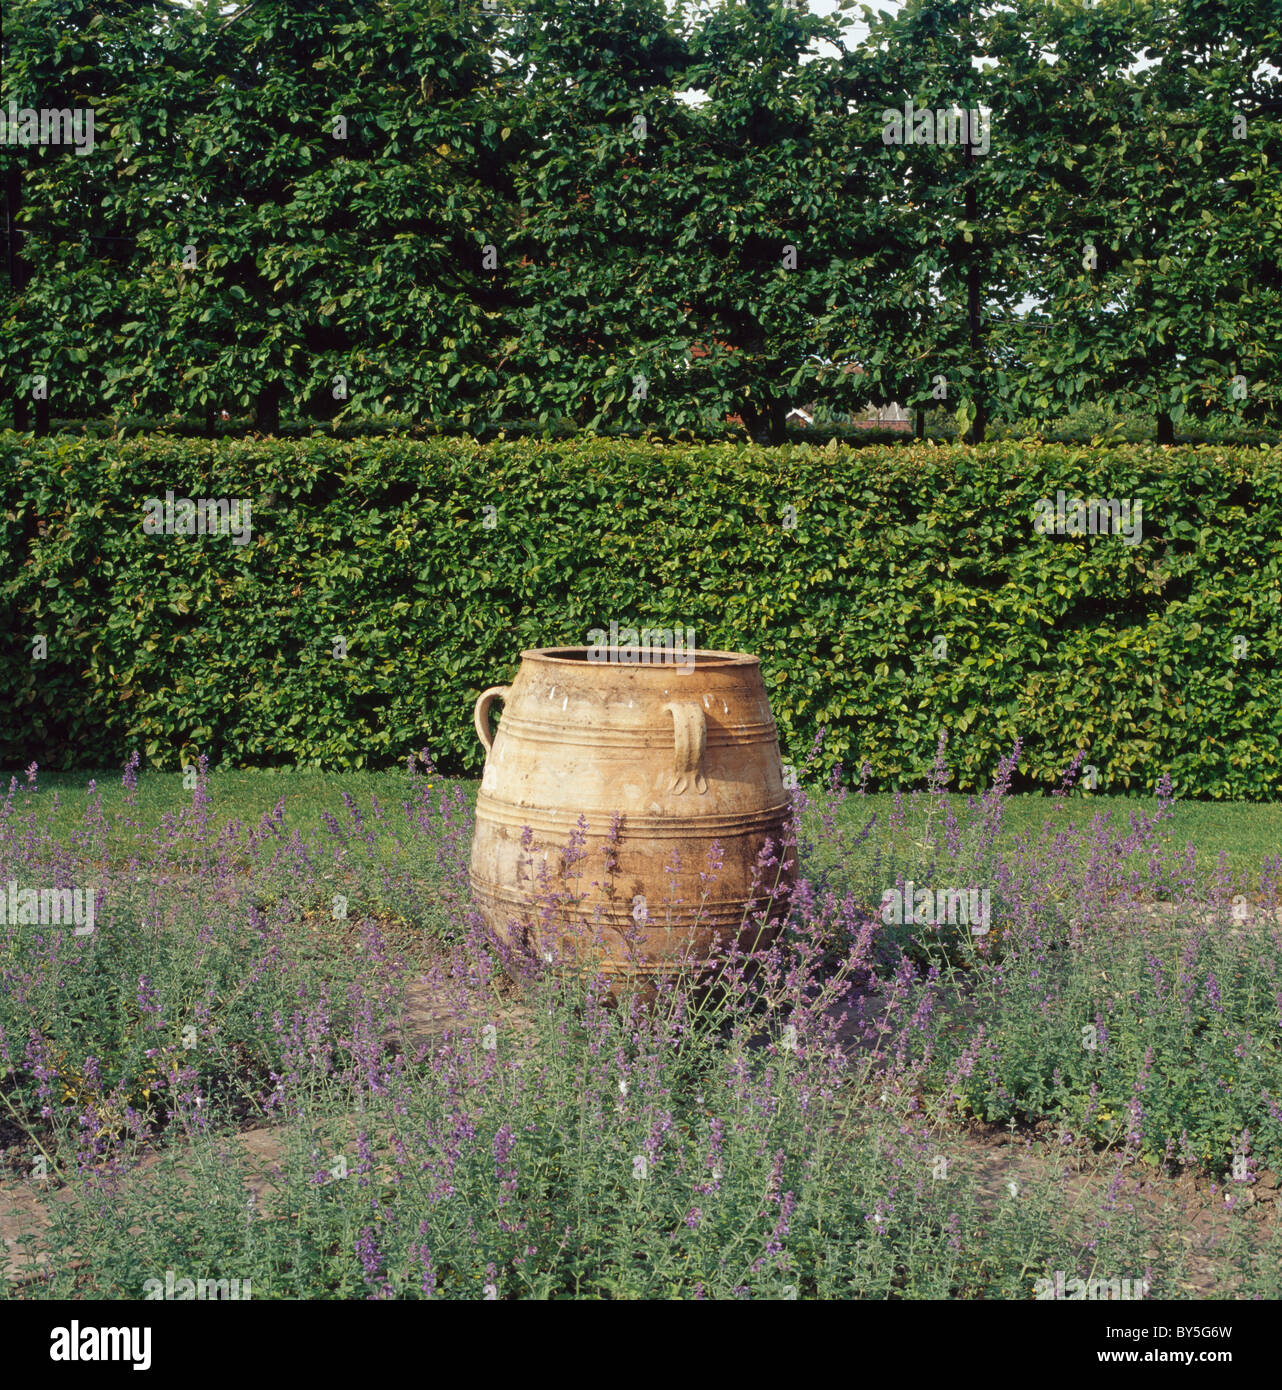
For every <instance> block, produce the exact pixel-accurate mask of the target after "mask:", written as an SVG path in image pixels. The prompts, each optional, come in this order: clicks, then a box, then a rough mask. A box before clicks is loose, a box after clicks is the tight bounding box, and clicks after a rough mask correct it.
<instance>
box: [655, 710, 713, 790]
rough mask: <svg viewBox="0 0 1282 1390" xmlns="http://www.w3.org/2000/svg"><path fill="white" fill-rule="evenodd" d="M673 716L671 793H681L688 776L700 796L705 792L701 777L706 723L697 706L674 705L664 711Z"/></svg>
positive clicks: (706, 781)
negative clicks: (673, 756) (673, 752)
mask: <svg viewBox="0 0 1282 1390" xmlns="http://www.w3.org/2000/svg"><path fill="white" fill-rule="evenodd" d="M663 708H664V709H665V710H666V711H667V712H668V713H669V714H671V715H672V732H673V737H674V739H675V742H676V758H675V762H674V768H673V778H672V790H673V791H674V792H683V791H685V789H686V787H687V786H688V785H689V779H690V777H691V775H693V777H694V785H695V787H696V788H697V789H698V792H699V795H700V796H702V795H703V794H704V793H705V792H706V791H707V790H708V779H707V778H706V777H705V776H704V775H703V754H704V750H705V749H706V748H707V746H708V721H707V718H706V717H705V715H704V713H703V708H702V706H700V705H690V704H679V703H677V702H676V701H673V702H672V703H671V704H668V705H664V707H663Z"/></svg>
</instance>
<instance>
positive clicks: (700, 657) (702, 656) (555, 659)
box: [521, 647, 761, 671]
mask: <svg viewBox="0 0 1282 1390" xmlns="http://www.w3.org/2000/svg"><path fill="white" fill-rule="evenodd" d="M598 650H599V648H597V647H530V648H527V650H525V651H523V652H522V653H521V660H522V661H537V662H542V663H545V664H546V665H549V666H572V667H575V668H576V669H583V668H595V667H597V666H608V665H613V664H615V663H612V662H604V661H603V662H593V661H589V660H588V653H589V652H592V651H598ZM682 660H683V661H686V660H692V661H693V662H694V664H695V668H696V669H697V670H703V671H709V670H719V669H724V668H726V667H729V666H739V667H744V666H760V665H761V658H760V657H757V656H753V655H752V654H751V653H750V652H723V651H715V650H713V649H711V648H704V647H697V648H694V649H692V650H690V651H686V652H683V653H682ZM622 664H623V665H625V666H627V668H628V669H629V670H639V671H643V670H646V669H647V668H649V669H658V670H662V669H663V666H664V664H665V663H663V662H638V663H630V662H624V663H622Z"/></svg>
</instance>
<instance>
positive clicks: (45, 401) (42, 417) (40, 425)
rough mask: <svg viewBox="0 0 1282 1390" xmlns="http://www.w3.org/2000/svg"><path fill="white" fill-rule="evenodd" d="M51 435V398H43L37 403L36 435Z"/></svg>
mask: <svg viewBox="0 0 1282 1390" xmlns="http://www.w3.org/2000/svg"><path fill="white" fill-rule="evenodd" d="M48 433H49V398H48V397H47V396H44V397H42V398H41V399H40V400H38V401H37V402H36V434H38V435H45V434H48Z"/></svg>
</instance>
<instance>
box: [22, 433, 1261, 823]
mask: <svg viewBox="0 0 1282 1390" xmlns="http://www.w3.org/2000/svg"><path fill="white" fill-rule="evenodd" d="M167 489H171V490H172V491H173V492H174V493H176V494H177V495H178V496H180V497H181V496H186V497H190V498H202V497H228V498H242V497H243V498H248V499H249V500H250V501H251V503H252V508H253V511H252V537H251V540H250V543H249V544H247V545H244V546H239V545H236V544H234V543H233V540H232V538H231V537H229V536H203V537H201V536H190V537H187V536H155V535H147V534H144V532H143V529H142V522H143V515H144V513H143V506H144V501H145V499H146V498H148V497H151V496H157V497H163V496H164V495H165V492H166V490H167ZM1058 489H1064V490H1065V491H1066V492H1067V493H1069V494H1070V495H1080V496H1082V497H1091V496H1096V497H1103V498H1110V497H1116V498H1139V499H1142V500H1143V502H1144V519H1143V541H1142V543H1141V544H1138V545H1136V546H1134V547H1129V546H1127V545H1125V544H1124V542H1123V540H1122V539H1121V538H1120V537H1117V536H1079V537H1071V536H1043V535H1038V534H1037V533H1036V532H1035V531H1034V529H1033V524H1032V523H1033V516H1034V506H1035V503H1036V502H1037V500H1038V499H1039V498H1041V497H1051V498H1053V497H1054V496H1055V494H1056V491H1057V490H1058ZM789 507H792V508H795V525H792V524H791V522H792V519H793V518H792V515H791V514H790V513H789V511H788V508H789ZM487 508H493V509H494V510H493V511H492V512H487V510H486V509H487ZM491 521H492V522H493V524H492V525H490V524H487V523H488V522H491ZM0 525H2V526H3V540H4V561H3V568H0V619H2V620H3V631H4V633H5V640H4V645H3V658H2V659H0V702H2V704H0V708H2V709H3V711H4V712H5V718H4V720H3V727H2V728H0V760H2V761H3V762H4V763H5V764H6V765H8V766H17V765H22V764H24V763H26V762H28V761H30V760H32V759H35V760H36V761H38V762H39V763H40V764H41V765H42V766H53V767H60V768H70V767H76V766H79V767H91V766H103V765H113V764H116V763H118V762H119V761H120V760H122V759H123V758H124V757H125V756H126V755H127V753H128V751H129V750H130V749H132V748H134V747H140V748H141V749H142V750H143V751H144V755H145V757H146V758H147V759H149V760H150V761H151V763H152V764H154V765H155V766H157V767H162V768H169V769H176V768H177V767H179V766H180V764H181V763H185V762H187V761H189V760H190V759H191V758H192V756H193V755H194V754H195V753H196V752H198V751H200V752H206V753H208V754H209V755H210V757H211V760H212V761H213V762H214V763H215V764H217V763H219V762H223V761H226V762H230V763H233V764H238V765H280V764H293V763H310V764H319V765H324V766H330V767H375V766H380V765H388V764H390V763H392V762H394V761H396V760H398V759H400V758H402V757H404V756H405V755H406V754H407V753H408V752H409V751H411V750H415V749H420V748H428V749H430V750H431V752H432V753H433V755H434V757H435V758H436V760H437V762H438V765H439V766H441V767H442V768H443V770H445V771H452V772H470V773H475V772H476V771H477V770H478V768H479V766H480V762H481V759H480V749H479V747H478V746H477V744H476V739H475V735H474V733H473V731H472V725H471V713H472V702H473V700H474V698H475V696H476V694H477V693H478V692H479V691H480V690H481V689H482V688H483V687H484V686H487V685H491V684H495V683H498V682H501V681H506V680H508V679H510V678H511V676H512V674H513V672H514V670H515V666H516V662H517V657H518V653H519V652H520V651H521V649H522V648H524V647H534V646H551V645H558V644H571V643H574V644H579V643H583V642H585V641H586V638H587V633H588V631H589V630H590V629H592V628H595V627H604V628H608V627H609V624H610V621H611V619H617V620H618V621H619V623H620V624H621V625H628V624H632V625H635V626H638V627H640V626H652V627H654V626H671V625H676V624H678V623H680V624H681V625H682V626H690V627H693V628H694V629H695V631H696V635H697V640H698V643H699V645H700V646H705V647H720V648H734V649H740V650H746V651H751V652H756V653H758V654H759V655H760V657H761V659H762V663H763V666H764V669H765V673H766V680H767V684H768V689H769V690H770V693H771V698H772V702H773V706H774V710H775V715H776V718H777V719H778V722H779V726H780V733H781V738H782V741H783V743H784V745H785V749H786V751H785V757H790V758H791V759H792V760H793V761H794V762H797V763H800V762H801V761H802V760H803V759H804V758H805V756H806V754H807V752H808V751H809V749H810V747H811V744H812V741H813V738H814V735H815V732H816V730H817V729H818V728H819V727H820V726H827V728H828V737H827V741H826V745H825V751H824V761H825V762H826V763H828V764H831V763H832V762H833V761H835V760H840V761H842V762H843V763H844V764H845V765H846V767H847V768H848V769H854V768H857V767H858V766H859V764H861V763H862V762H863V761H865V760H866V761H867V762H868V763H869V764H870V765H871V779H870V783H869V785H870V786H872V787H885V786H894V785H898V784H899V783H900V782H901V781H902V782H904V783H908V782H915V781H916V780H917V779H918V778H919V777H920V776H921V774H922V772H923V770H924V768H925V767H926V766H927V765H928V764H929V762H930V761H931V760H932V758H933V755H934V750H935V742H936V738H937V735H938V732H939V731H940V729H941V728H943V729H946V730H948V732H949V737H950V752H949V761H950V764H951V765H952V766H953V768H954V769H955V770H956V773H957V785H959V786H960V787H961V788H962V789H968V788H975V787H978V786H981V785H984V784H985V783H986V781H987V779H988V777H989V776H990V775H991V772H992V770H993V767H994V764H995V762H996V760H997V758H998V757H999V756H1000V754H1002V753H1003V752H1005V751H1007V750H1008V749H1009V747H1010V745H1011V744H1012V742H1013V741H1014V739H1015V738H1016V736H1020V737H1022V739H1023V741H1024V756H1023V758H1022V761H1021V772H1022V774H1023V777H1024V779H1025V780H1024V781H1023V782H1022V785H1024V786H1031V785H1043V786H1044V785H1048V784H1050V783H1052V782H1054V781H1055V780H1057V778H1058V777H1059V775H1060V774H1061V773H1062V771H1063V769H1064V768H1065V767H1066V765H1067V764H1068V763H1069V762H1070V760H1071V759H1072V757H1073V755H1074V753H1075V752H1076V751H1077V750H1078V749H1079V748H1082V749H1084V750H1085V754H1086V759H1087V761H1088V762H1089V763H1091V764H1093V765H1094V766H1095V767H1097V768H1098V776H1099V789H1100V790H1103V791H1108V790H1124V789H1141V788H1143V789H1152V788H1153V787H1154V786H1155V785H1156V783H1157V781H1158V779H1159V778H1160V777H1161V775H1162V774H1163V773H1164V772H1168V771H1169V772H1170V774H1171V775H1172V777H1173V779H1174V783H1175V787H1176V790H1177V791H1179V792H1182V793H1184V794H1188V795H1203V796H1210V797H1240V798H1248V799H1270V798H1275V797H1276V796H1277V795H1278V794H1279V790H1280V788H1282V773H1280V770H1279V769H1280V757H1282V681H1280V680H1279V659H1278V658H1279V651H1280V650H1282V603H1280V601H1279V599H1280V595H1282V450H1279V449H1276V448H1274V449H1265V448H1255V449H1246V448H1240V449H1229V448H1219V447H1202V448H1178V449H1161V448H1157V447H1155V446H1151V445H1122V446H1115V447H1103V448H1085V447H1074V446H1067V445H1043V444H1035V443H1015V442H1009V441H1007V442H1002V443H999V444H992V445H984V446H980V447H978V448H965V447H957V446H946V447H938V446H933V445H929V444H922V445H916V446H907V447H904V446H900V447H896V448H881V447H872V448H864V449H858V450H855V449H847V448H842V447H838V446H835V445H834V446H832V447H830V448H828V449H824V450H820V449H815V448H812V447H809V446H804V445H792V446H786V447H783V448H780V449H774V450H769V449H758V448H754V447H750V446H742V445H727V444H705V445H689V446H660V445H658V444H653V443H649V442H644V441H643V442H631V441H622V440H590V441H583V440H563V441H534V440H519V441H507V442H498V443H491V444H487V445H480V444H477V443H475V442H473V441H469V440H460V439H447V438H440V439H429V440H424V441H407V440H394V439H382V440H360V441H335V440H327V439H320V438H313V439H302V440H292V441H275V440H272V441H266V442H264V441H235V440H223V441H216V442H211V441H198V440H189V439H180V438H160V437H155V436H151V437H146V438H141V439H131V440H126V441H121V442H112V441H107V440H94V439H83V438H77V439H68V438H65V437H64V438H57V437H53V438H48V439H41V440H35V439H33V438H32V437H31V436H29V435H15V434H12V433H9V434H5V435H0ZM38 634H43V635H44V636H45V637H46V638H47V641H48V655H47V658H46V659H44V660H39V661H37V660H33V659H32V641H33V639H34V638H35V636H36V635H38ZM338 637H341V638H343V639H344V640H345V642H346V648H347V656H346V659H345V660H340V659H336V658H335V657H334V655H333V651H334V639H335V638H338ZM940 637H942V638H944V639H945V640H946V650H945V649H942V648H941V647H940V646H939V644H938V643H937V642H936V640H935V639H937V638H940ZM1235 638H1242V639H1245V646H1244V645H1243V644H1242V642H1241V641H1238V642H1237V643H1236V644H1235ZM937 658H938V659H937ZM1020 784H1021V783H1019V782H1017V784H1016V785H1020Z"/></svg>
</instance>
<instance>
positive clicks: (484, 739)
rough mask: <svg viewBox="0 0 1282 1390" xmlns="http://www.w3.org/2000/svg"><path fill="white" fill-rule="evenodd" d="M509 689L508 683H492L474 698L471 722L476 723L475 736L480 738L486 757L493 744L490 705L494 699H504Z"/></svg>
mask: <svg viewBox="0 0 1282 1390" xmlns="http://www.w3.org/2000/svg"><path fill="white" fill-rule="evenodd" d="M511 689H512V687H511V686H510V685H492V686H490V688H489V689H488V690H482V691H481V693H480V695H478V696H477V698H476V708H475V709H474V710H473V711H472V723H473V724H475V725H476V736H477V738H479V739H480V740H481V746H482V747H483V748H484V749H485V753H486V756H487V757H488V756H489V752H490V749H491V748H492V747H493V746H494V737H493V735H492V734H491V732H490V706H491V705H492V704H493V703H494V702H495V700H506V699H507V697H508V694H509V692H510V691H511Z"/></svg>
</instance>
